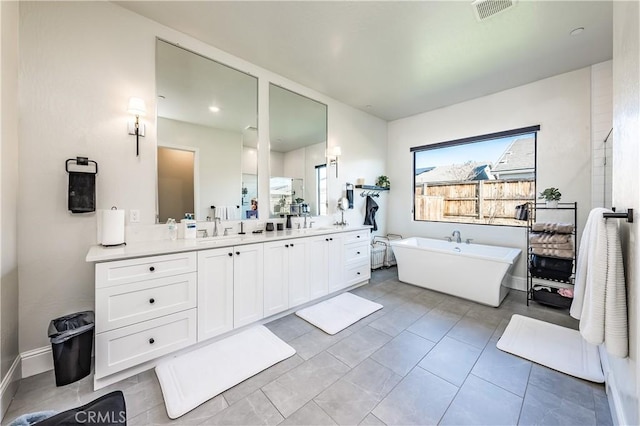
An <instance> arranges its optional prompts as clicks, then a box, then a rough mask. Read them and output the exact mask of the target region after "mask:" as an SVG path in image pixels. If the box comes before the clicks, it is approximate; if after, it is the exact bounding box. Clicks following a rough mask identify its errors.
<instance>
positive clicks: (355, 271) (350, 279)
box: [344, 262, 371, 287]
mask: <svg viewBox="0 0 640 426" xmlns="http://www.w3.org/2000/svg"><path fill="white" fill-rule="evenodd" d="M369 278H371V264H370V263H369V262H367V263H361V264H359V265H353V266H347V267H346V268H345V270H344V287H349V286H350V285H353V284H357V283H359V282H362V281H364V280H368V279H369Z"/></svg>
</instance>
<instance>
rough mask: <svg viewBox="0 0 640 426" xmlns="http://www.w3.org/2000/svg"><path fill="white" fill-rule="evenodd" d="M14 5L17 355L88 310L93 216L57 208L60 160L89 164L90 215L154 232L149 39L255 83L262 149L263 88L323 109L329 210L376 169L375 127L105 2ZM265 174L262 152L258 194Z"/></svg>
mask: <svg viewBox="0 0 640 426" xmlns="http://www.w3.org/2000/svg"><path fill="white" fill-rule="evenodd" d="M19 7H20V33H19V35H20V48H21V55H20V67H21V75H20V90H21V95H20V96H21V105H20V117H22V120H21V125H20V149H21V150H22V151H24V152H27V153H29V155H28V156H22V157H21V159H20V163H19V177H20V183H19V193H20V200H19V208H20V222H19V224H18V236H19V241H20V247H19V252H18V254H19V257H18V259H19V272H20V350H21V351H23V352H24V351H28V350H31V349H35V348H40V347H46V346H48V345H49V342H48V339H47V336H46V328H47V324H48V323H49V321H50V319H51V318H54V317H56V316H59V315H62V314H66V313H70V312H75V311H79V310H82V309H91V308H93V303H94V288H93V286H94V278H93V265H91V264H87V263H85V261H84V258H85V255H86V252H87V250H88V248H89V246H90V245H92V244H95V243H96V219H95V216H94V215H92V214H89V215H71V214H69V213H68V212H67V211H66V186H67V176H66V174H65V172H64V161H65V160H66V159H67V158H73V157H75V156H77V155H84V156H88V157H89V158H91V159H93V160H95V161H97V162H98V163H99V165H100V173H99V175H98V177H97V207H98V208H105V207H109V206H112V205H116V206H118V207H119V208H124V209H127V210H128V209H132V208H135V209H139V210H140V211H141V223H140V224H139V225H132V226H131V227H130V228H134V229H136V228H140V229H141V228H143V227H145V226H152V224H153V223H154V215H155V150H156V131H155V124H156V123H155V119H154V117H155V114H154V111H155V108H156V105H155V96H156V91H155V83H154V81H155V78H154V76H155V70H154V69H155V41H156V37H161V38H163V39H166V40H169V41H171V42H174V43H179V44H180V45H181V46H183V47H185V48H187V49H190V50H193V51H196V52H198V53H201V54H203V55H205V56H208V57H210V58H213V59H215V60H217V61H220V62H222V63H224V64H227V65H230V66H232V67H234V68H237V69H239V70H242V71H245V72H249V73H251V74H252V75H255V76H257V77H258V78H259V82H258V94H259V99H258V103H259V110H258V112H259V118H258V120H259V135H258V144H259V145H258V146H259V147H261V148H262V147H266V146H268V134H269V121H268V120H269V115H268V89H269V82H273V83H276V84H278V85H281V86H283V87H286V88H287V89H290V90H293V91H295V92H297V93H300V94H301V95H303V96H307V97H310V98H313V99H316V100H318V101H320V102H323V103H325V104H327V105H328V114H329V118H328V131H329V140H330V142H331V143H336V144H338V145H341V146H342V147H343V149H342V151H343V158H342V159H341V164H340V179H339V180H335V178H334V181H333V182H330V185H329V194H330V199H331V201H332V205H331V206H330V211H331V212H333V211H335V200H336V199H337V198H338V197H339V196H340V195H341V194H342V190H343V188H344V186H343V185H344V182H345V181H346V179H349V181H354V180H355V177H357V176H361V175H365V176H366V175H367V174H370V175H372V177H373V176H375V175H377V174H381V173H383V171H384V167H385V158H384V154H385V150H386V122H384V121H383V120H380V119H378V118H375V117H373V116H371V115H368V114H365V113H363V112H361V111H358V110H355V109H353V108H351V107H348V106H346V105H344V104H341V103H339V102H337V101H335V100H333V99H331V98H328V97H326V96H324V95H322V94H320V93H317V92H315V91H313V90H310V89H308V88H306V87H304V86H301V85H299V84H296V83H294V82H291V81H289V80H287V79H285V78H283V77H281V76H279V75H277V74H274V73H271V72H269V71H267V70H264V69H262V68H259V67H257V66H255V65H253V64H251V63H248V62H246V61H244V60H241V59H239V58H236V57H234V56H232V55H230V54H229V53H226V52H223V51H221V50H219V49H216V48H214V47H211V46H208V45H206V44H204V43H202V42H200V41H198V40H195V39H193V38H191V37H189V36H186V35H184V34H181V33H179V32H176V31H173V30H171V29H168V28H166V27H164V26H162V25H159V24H157V23H155V22H152V21H150V20H147V19H145V18H142V17H140V16H138V15H135V14H133V13H132V12H129V11H127V10H125V9H123V8H121V7H119V6H117V5H115V4H113V3H110V2H20V3H19ZM131 96H138V97H141V98H142V99H144V100H145V101H146V103H147V109H148V114H147V116H146V117H144V120H143V122H144V123H145V124H146V125H147V135H146V137H145V138H143V139H141V142H140V145H141V146H140V156H139V157H136V156H135V140H134V138H133V137H132V136H129V135H128V134H127V121H128V120H129V118H130V117H129V115H128V114H127V113H126V106H127V100H128V98H129V97H131ZM268 170H269V154H268V152H267V151H266V150H264V149H261V150H260V151H259V153H258V173H259V194H266V193H268V187H269V174H268ZM260 209H261V211H260V217H267V206H266V205H265V203H261V204H260ZM351 213H352V215H351V217H352V221H353V222H354V223H358V222H359V223H362V220H363V215H362V212H361V211H354V212H351ZM330 219H331V218H327V219H326V220H327V221H328V220H330ZM318 222H320V221H318ZM134 233H135V232H134ZM127 235H129V231H128V234H127Z"/></svg>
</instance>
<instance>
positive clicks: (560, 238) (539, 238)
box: [529, 232, 571, 244]
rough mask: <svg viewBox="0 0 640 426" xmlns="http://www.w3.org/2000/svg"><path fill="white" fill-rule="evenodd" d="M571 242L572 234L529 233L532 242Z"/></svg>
mask: <svg viewBox="0 0 640 426" xmlns="http://www.w3.org/2000/svg"><path fill="white" fill-rule="evenodd" d="M569 242H571V234H549V233H544V232H532V233H531V234H529V243H531V244H541V243H542V244H563V243H569Z"/></svg>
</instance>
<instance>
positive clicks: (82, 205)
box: [67, 172, 96, 213]
mask: <svg viewBox="0 0 640 426" xmlns="http://www.w3.org/2000/svg"><path fill="white" fill-rule="evenodd" d="M67 208H68V210H69V211H70V212H71V213H89V212H94V211H96V174H95V173H83V172H69V198H68V203H67Z"/></svg>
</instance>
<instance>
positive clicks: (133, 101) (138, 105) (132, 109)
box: [127, 98, 147, 115]
mask: <svg viewBox="0 0 640 426" xmlns="http://www.w3.org/2000/svg"><path fill="white" fill-rule="evenodd" d="M127 112H128V113H129V114H133V115H145V114H146V113H147V107H146V105H145V104H144V101H143V100H142V99H140V98H129V107H128V108H127Z"/></svg>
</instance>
